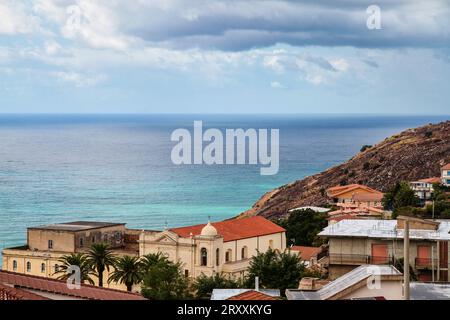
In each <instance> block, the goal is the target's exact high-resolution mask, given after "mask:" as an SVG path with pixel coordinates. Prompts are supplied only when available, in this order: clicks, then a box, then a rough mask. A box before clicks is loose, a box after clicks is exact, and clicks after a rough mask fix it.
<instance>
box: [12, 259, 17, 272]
mask: <svg viewBox="0 0 450 320" xmlns="http://www.w3.org/2000/svg"><path fill="white" fill-rule="evenodd" d="M13 271H17V261H16V260H13Z"/></svg>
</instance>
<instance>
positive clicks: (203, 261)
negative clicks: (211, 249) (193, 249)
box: [200, 248, 208, 266]
mask: <svg viewBox="0 0 450 320" xmlns="http://www.w3.org/2000/svg"><path fill="white" fill-rule="evenodd" d="M200 265H201V266H207V265H208V250H206V248H202V250H201V251H200Z"/></svg>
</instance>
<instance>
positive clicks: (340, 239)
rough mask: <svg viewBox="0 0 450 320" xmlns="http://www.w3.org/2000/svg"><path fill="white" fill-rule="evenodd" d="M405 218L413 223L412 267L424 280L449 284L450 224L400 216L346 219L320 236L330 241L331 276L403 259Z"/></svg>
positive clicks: (334, 277) (411, 240)
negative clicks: (380, 218)
mask: <svg viewBox="0 0 450 320" xmlns="http://www.w3.org/2000/svg"><path fill="white" fill-rule="evenodd" d="M405 219H409V220H410V253H409V256H410V261H409V263H410V265H411V266H412V267H413V269H414V272H415V273H416V274H417V275H418V277H419V279H420V281H448V279H449V278H450V277H449V274H450V268H449V265H450V264H449V259H448V256H449V250H450V247H449V245H448V242H449V241H450V233H449V232H450V221H448V220H436V221H433V220H423V219H418V218H412V217H402V216H399V217H398V218H397V220H342V221H340V222H338V223H336V224H332V225H329V226H328V227H326V228H325V229H324V230H323V231H322V232H320V233H319V236H320V237H325V238H327V239H328V241H329V249H328V250H329V266H328V271H329V277H330V278H331V279H336V278H338V277H340V276H341V275H343V274H345V273H347V272H349V271H351V270H353V269H354V268H356V267H358V266H360V265H364V264H375V265H378V264H393V263H394V262H395V261H396V259H400V258H403V235H404V223H405Z"/></svg>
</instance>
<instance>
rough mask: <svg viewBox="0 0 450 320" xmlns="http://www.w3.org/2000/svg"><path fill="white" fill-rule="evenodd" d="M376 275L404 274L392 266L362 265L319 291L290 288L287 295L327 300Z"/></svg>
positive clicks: (289, 296) (290, 297) (292, 297)
mask: <svg viewBox="0 0 450 320" xmlns="http://www.w3.org/2000/svg"><path fill="white" fill-rule="evenodd" d="M374 275H377V276H386V275H396V276H401V275H402V274H401V273H400V272H399V271H398V270H397V269H395V268H394V267H392V266H383V265H362V266H359V267H358V268H356V269H353V270H352V271H350V272H348V273H346V274H344V275H343V276H341V277H339V278H337V279H336V280H334V281H332V282H330V283H328V284H326V285H325V286H323V287H322V288H321V289H319V290H318V291H302V290H288V291H287V292H286V295H287V297H288V299H289V300H327V299H330V298H332V297H333V296H335V295H336V294H338V293H340V292H342V291H344V290H345V289H347V288H349V287H351V286H353V285H355V284H357V283H359V282H361V281H363V280H365V279H367V278H369V277H370V276H374Z"/></svg>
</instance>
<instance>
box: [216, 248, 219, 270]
mask: <svg viewBox="0 0 450 320" xmlns="http://www.w3.org/2000/svg"><path fill="white" fill-rule="evenodd" d="M219 265H220V250H219V249H216V266H219Z"/></svg>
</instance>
